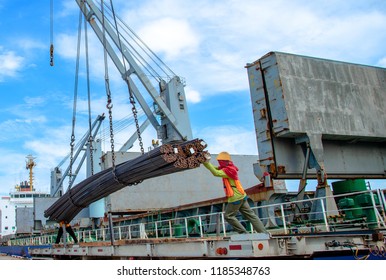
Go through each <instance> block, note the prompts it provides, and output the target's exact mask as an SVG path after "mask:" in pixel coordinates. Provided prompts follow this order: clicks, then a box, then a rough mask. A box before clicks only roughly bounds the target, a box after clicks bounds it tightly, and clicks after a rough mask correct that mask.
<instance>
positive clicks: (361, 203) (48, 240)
mask: <svg viewBox="0 0 386 280" xmlns="http://www.w3.org/2000/svg"><path fill="white" fill-rule="evenodd" d="M251 202H252V201H251ZM251 204H252V207H251V208H252V209H253V210H254V211H255V212H256V214H257V215H258V216H259V217H260V219H261V221H262V222H263V224H264V225H265V226H266V228H267V229H268V231H270V232H271V233H272V234H273V235H288V234H314V233H321V232H331V231H344V230H348V229H365V228H367V229H386V225H385V221H386V216H385V213H386V202H385V197H384V194H383V192H381V191H379V190H373V191H371V190H367V191H361V192H355V193H349V194H341V195H334V196H324V197H318V198H308V199H303V200H299V201H288V202H283V203H277V204H269V205H258V206H254V204H253V203H251ZM336 205H339V207H334V206H336ZM267 213H268V214H267ZM180 215H182V214H181V213H180ZM238 219H239V220H240V221H241V223H242V224H243V225H244V226H245V228H246V229H247V230H248V231H249V232H251V233H252V232H253V228H252V226H251V224H250V223H249V222H248V221H246V220H244V219H243V217H242V216H241V215H240V216H238ZM76 234H77V236H78V240H79V241H80V242H86V243H88V242H99V241H109V242H112V243H113V242H114V241H119V240H132V239H148V238H157V239H159V238H197V237H201V238H203V237H226V236H229V235H231V234H233V232H232V227H231V226H230V225H229V224H228V223H227V222H226V220H225V217H224V212H212V213H203V214H198V215H190V216H186V217H174V218H170V219H164V220H157V221H132V224H124V225H117V226H114V227H113V228H112V230H110V228H109V227H108V226H102V227H100V228H96V229H87V230H77V231H76ZM66 237H67V239H66V242H67V243H72V242H73V241H72V239H71V238H70V237H69V235H68V234H66ZM55 239H56V236H55V234H47V235H39V236H30V237H28V238H26V237H24V238H17V239H13V240H12V241H11V244H12V245H45V244H53V243H54V242H55Z"/></svg>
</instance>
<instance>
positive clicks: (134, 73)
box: [76, 0, 192, 148]
mask: <svg viewBox="0 0 386 280" xmlns="http://www.w3.org/2000/svg"><path fill="white" fill-rule="evenodd" d="M76 3H77V4H78V5H79V8H80V10H81V11H82V13H83V15H84V16H85V18H86V20H87V21H88V23H89V24H90V26H91V27H92V29H93V30H94V32H95V34H96V35H97V37H98V39H99V40H100V42H101V43H102V45H103V48H104V50H105V51H106V52H107V54H108V55H109V57H110V58H111V60H112V61H113V63H114V65H115V66H116V68H117V69H118V71H119V73H120V74H121V76H122V78H123V80H124V81H125V82H126V84H127V86H128V90H129V93H130V99H133V98H134V97H135V99H136V100H137V102H138V103H139V104H140V106H141V108H142V109H143V111H144V112H145V114H146V116H147V120H146V122H144V123H143V124H142V125H141V127H142V128H144V127H146V126H147V125H148V123H150V124H152V125H153V127H154V128H155V129H156V131H157V136H158V138H159V139H161V141H162V143H169V142H172V141H176V140H191V139H192V130H191V125H190V121H189V113H188V107H187V103H186V97H185V90H184V86H185V85H184V81H183V79H182V78H181V77H179V76H177V75H175V74H174V72H173V71H171V70H170V68H169V67H167V66H166V65H165V64H164V63H163V62H162V60H161V59H160V58H159V57H158V56H156V55H155V54H154V53H153V52H152V51H151V50H150V49H149V48H148V47H147V46H146V44H144V43H143V41H142V40H141V39H140V38H139V37H138V36H137V35H136V34H135V33H134V32H133V31H132V30H131V29H130V28H128V27H127V26H126V24H124V23H123V22H122V21H120V19H119V18H118V17H117V16H116V15H115V11H114V8H113V7H112V5H111V6H107V5H105V3H104V1H101V6H100V7H98V6H97V5H96V4H95V2H94V1H90V0H76ZM125 34H127V36H125ZM128 38H129V39H131V40H132V41H129V40H128ZM141 51H143V53H141ZM145 56H146V57H150V58H151V61H153V62H154V65H150V63H149V62H147V60H146V57H145ZM156 67H157V68H158V69H159V70H157V68H156ZM145 71H148V74H149V75H152V76H153V78H154V79H155V80H156V82H157V83H158V84H155V82H152V81H151V80H150V79H149V78H148V74H147V73H146V72H145ZM161 71H162V72H161ZM162 75H166V77H163V76H162ZM135 81H139V84H140V85H139V86H137V85H136V83H135ZM156 85H157V86H158V88H159V90H157V88H156ZM140 88H141V89H142V90H143V91H144V92H140ZM145 93H147V94H149V96H150V97H151V99H152V101H153V108H150V106H149V105H148V104H147V102H146V100H145V98H144V95H145ZM157 117H158V118H160V121H159V120H158V119H157ZM138 130H139V128H138ZM135 139H136V137H134V138H132V140H131V142H132V141H133V140H135ZM131 144H132V143H126V144H125V145H124V146H125V147H127V148H130V147H131Z"/></svg>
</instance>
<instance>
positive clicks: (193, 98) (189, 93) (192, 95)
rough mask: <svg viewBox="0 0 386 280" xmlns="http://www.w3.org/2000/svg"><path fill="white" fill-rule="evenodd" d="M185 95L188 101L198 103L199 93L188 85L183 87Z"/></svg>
mask: <svg viewBox="0 0 386 280" xmlns="http://www.w3.org/2000/svg"><path fill="white" fill-rule="evenodd" d="M185 95H186V99H187V101H188V102H190V103H199V102H200V101H201V94H200V93H199V92H198V91H197V90H194V89H193V88H191V87H189V86H187V87H185Z"/></svg>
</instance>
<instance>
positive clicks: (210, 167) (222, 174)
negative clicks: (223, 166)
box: [203, 161, 229, 178]
mask: <svg viewBox="0 0 386 280" xmlns="http://www.w3.org/2000/svg"><path fill="white" fill-rule="evenodd" d="M203 165H204V166H205V167H206V168H207V169H208V170H209V171H210V172H211V173H212V174H213V175H214V176H216V177H222V178H229V177H228V175H226V174H225V172H224V171H222V170H220V169H217V167H215V166H214V165H213V164H211V163H210V162H209V161H207V162H204V163H203Z"/></svg>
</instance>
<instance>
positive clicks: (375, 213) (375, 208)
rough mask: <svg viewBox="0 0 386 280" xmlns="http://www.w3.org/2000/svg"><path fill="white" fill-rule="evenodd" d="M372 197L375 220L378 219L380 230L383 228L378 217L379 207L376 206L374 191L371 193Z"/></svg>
mask: <svg viewBox="0 0 386 280" xmlns="http://www.w3.org/2000/svg"><path fill="white" fill-rule="evenodd" d="M370 196H371V203H372V205H373V210H374V215H375V218H376V219H377V225H378V228H380V227H381V223H380V221H379V217H378V215H377V213H378V209H377V205H376V204H375V199H374V194H373V192H372V191H370Z"/></svg>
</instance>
